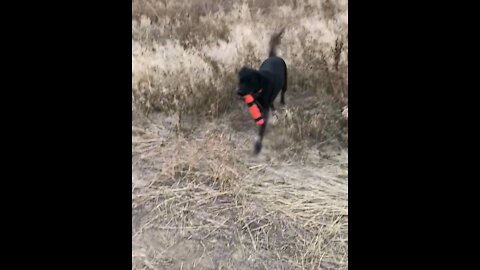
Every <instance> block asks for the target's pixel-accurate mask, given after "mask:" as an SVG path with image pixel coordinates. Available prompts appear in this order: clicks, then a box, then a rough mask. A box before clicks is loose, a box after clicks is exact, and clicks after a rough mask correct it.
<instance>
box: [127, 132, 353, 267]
mask: <svg viewBox="0 0 480 270" xmlns="http://www.w3.org/2000/svg"><path fill="white" fill-rule="evenodd" d="M209 130H210V131H211V130H212V129H209ZM155 133H156V132H151V133H146V132H144V131H142V132H141V133H140V134H134V136H133V137H132V140H133V145H132V151H133V154H134V160H133V167H134V175H133V178H134V179H133V181H132V218H133V219H132V223H133V228H134V230H133V231H132V235H133V236H132V242H133V247H134V249H133V254H132V256H133V259H134V260H133V261H134V265H133V268H134V269H144V268H147V269H148V268H149V269H177V268H181V267H184V268H185V269H193V268H195V267H196V268H199V269H319V267H320V268H321V269H340V268H346V267H347V247H348V245H347V241H348V240H347V216H348V212H347V186H346V182H345V181H344V177H346V175H345V170H343V171H342V172H338V171H335V172H336V173H339V174H338V175H336V174H333V173H332V171H330V172H328V171H319V170H318V168H316V167H315V166H306V165H304V166H302V167H295V166H292V164H291V163H292V160H283V161H282V162H280V161H278V160H270V161H262V162H259V161H247V162H246V160H248V159H246V158H245V154H244V152H245V151H244V150H245V149H244V147H238V146H237V145H238V143H236V142H237V141H239V140H240V139H239V138H234V137H232V135H231V134H230V135H228V133H224V132H221V131H211V132H210V134H208V132H205V133H203V134H199V136H198V137H196V138H185V137H183V136H179V137H177V138H176V139H175V142H176V143H175V144H169V143H167V142H168V141H169V139H164V138H162V137H160V136H158V135H155ZM172 136H175V135H172ZM342 174H343V175H342ZM182 264H183V266H182Z"/></svg>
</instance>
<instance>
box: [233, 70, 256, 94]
mask: <svg viewBox="0 0 480 270" xmlns="http://www.w3.org/2000/svg"><path fill="white" fill-rule="evenodd" d="M238 79H239V81H238V89H237V95H239V96H245V95H248V94H255V93H257V92H258V91H259V90H260V89H261V88H262V75H261V74H260V72H258V71H257V70H255V69H251V68H247V67H243V68H242V69H241V70H240V72H239V73H238Z"/></svg>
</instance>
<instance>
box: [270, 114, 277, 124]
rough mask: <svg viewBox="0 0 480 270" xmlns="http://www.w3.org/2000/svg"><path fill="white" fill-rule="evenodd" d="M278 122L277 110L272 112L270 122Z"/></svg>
mask: <svg viewBox="0 0 480 270" xmlns="http://www.w3.org/2000/svg"><path fill="white" fill-rule="evenodd" d="M277 123H278V114H277V112H273V113H270V116H269V124H270V125H272V126H274V125H276V124H277Z"/></svg>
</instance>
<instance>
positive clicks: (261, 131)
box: [253, 108, 270, 155]
mask: <svg viewBox="0 0 480 270" xmlns="http://www.w3.org/2000/svg"><path fill="white" fill-rule="evenodd" d="M269 113H270V110H269V109H268V108H267V110H266V111H265V112H263V113H262V114H263V120H264V122H263V124H262V125H261V126H260V127H259V130H258V135H257V138H255V148H254V152H253V153H254V154H255V155H258V154H259V153H260V151H261V150H262V142H263V136H264V135H265V129H266V128H267V123H268V115H269Z"/></svg>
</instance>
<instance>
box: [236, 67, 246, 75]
mask: <svg viewBox="0 0 480 270" xmlns="http://www.w3.org/2000/svg"><path fill="white" fill-rule="evenodd" d="M247 70H248V68H247V67H246V66H243V67H242V68H241V69H240V71H239V72H238V74H244V73H245V72H247Z"/></svg>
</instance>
